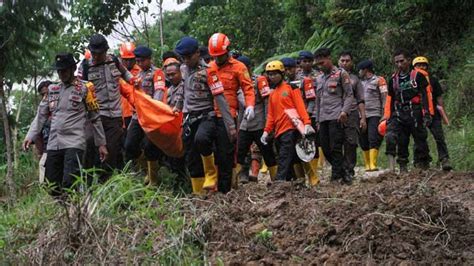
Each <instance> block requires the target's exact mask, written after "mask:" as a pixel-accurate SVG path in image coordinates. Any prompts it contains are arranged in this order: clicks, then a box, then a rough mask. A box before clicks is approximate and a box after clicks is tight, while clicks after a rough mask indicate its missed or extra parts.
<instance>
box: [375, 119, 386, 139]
mask: <svg viewBox="0 0 474 266" xmlns="http://www.w3.org/2000/svg"><path fill="white" fill-rule="evenodd" d="M377 129H378V131H379V134H380V136H382V137H383V136H385V133H387V120H384V121H382V122H380V124H379V127H378V128H377Z"/></svg>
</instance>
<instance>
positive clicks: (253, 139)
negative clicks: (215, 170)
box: [236, 56, 277, 183]
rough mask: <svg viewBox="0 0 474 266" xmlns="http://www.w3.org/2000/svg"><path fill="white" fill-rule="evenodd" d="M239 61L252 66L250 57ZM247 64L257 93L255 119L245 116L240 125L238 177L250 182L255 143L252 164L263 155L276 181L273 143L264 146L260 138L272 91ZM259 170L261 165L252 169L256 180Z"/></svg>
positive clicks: (265, 79)
mask: <svg viewBox="0 0 474 266" xmlns="http://www.w3.org/2000/svg"><path fill="white" fill-rule="evenodd" d="M237 60H238V61H241V62H242V63H247V64H248V65H250V59H249V58H248V57H245V56H240V57H239V58H237ZM247 64H246V67H247V69H248V73H249V74H250V75H251V76H252V79H253V89H254V93H255V117H254V118H253V119H249V118H248V117H245V116H244V117H243V119H242V122H241V123H240V130H239V137H238V141H237V143H238V147H237V167H236V169H237V170H238V171H239V172H237V175H238V177H239V179H240V181H241V182H243V183H245V182H248V181H249V179H250V178H249V174H248V173H249V167H248V161H246V157H247V155H248V153H249V150H251V147H252V143H255V144H256V145H257V147H258V148H257V150H255V149H254V150H253V151H251V163H252V162H253V161H257V160H259V159H260V158H258V156H260V153H261V155H262V156H263V158H264V160H265V162H266V164H267V166H268V168H269V172H270V178H271V179H272V180H273V179H275V176H276V171H277V166H276V165H277V163H276V160H275V154H274V152H273V142H272V141H269V142H268V145H263V143H262V142H261V141H260V136H262V134H263V128H264V127H265V120H266V113H267V108H268V101H267V100H266V99H268V96H269V95H270V92H271V90H270V87H269V85H268V81H267V78H266V77H264V76H253V75H252V72H251V69H250V66H247ZM257 152H258V154H257ZM260 157H261V156H260ZM246 165H247V166H246ZM255 168H256V169H255ZM259 168H260V167H259V165H257V167H254V169H252V170H253V171H252V174H253V175H252V176H253V177H254V179H256V178H257V175H258V169H259ZM254 181H256V180H254Z"/></svg>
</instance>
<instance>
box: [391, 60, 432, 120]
mask: <svg viewBox="0 0 474 266" xmlns="http://www.w3.org/2000/svg"><path fill="white" fill-rule="evenodd" d="M418 72H420V73H421V74H422V75H424V76H425V77H426V79H427V81H428V86H427V87H426V98H427V101H428V111H429V113H430V115H434V107H433V93H432V91H433V90H432V87H431V84H430V80H429V77H428V73H427V72H426V71H423V70H421V71H420V69H413V70H412V71H411V72H410V84H411V86H412V88H413V89H416V88H417V87H418V84H417V83H416V74H417V73H418ZM423 72H424V73H423ZM398 74H399V72H398V71H397V72H395V73H394V74H393V75H392V80H393V89H394V90H395V91H398V90H399V88H400V87H399V86H400V83H399V75H398ZM410 101H411V102H412V103H413V104H422V102H421V95H420V93H417V95H415V96H414V97H412V98H411V100H410Z"/></svg>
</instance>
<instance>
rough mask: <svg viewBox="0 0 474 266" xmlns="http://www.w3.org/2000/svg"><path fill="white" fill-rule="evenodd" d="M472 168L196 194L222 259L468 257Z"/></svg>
mask: <svg viewBox="0 0 474 266" xmlns="http://www.w3.org/2000/svg"><path fill="white" fill-rule="evenodd" d="M473 181H474V173H442V172H423V173H411V174H408V175H404V176H397V175H394V174H382V175H380V176H378V177H373V178H369V179H365V180H357V181H356V182H355V183H354V185H352V186H343V185H340V184H333V183H328V182H323V184H322V185H321V186H319V187H318V188H315V189H314V188H313V189H308V188H306V187H304V185H303V183H302V182H294V183H292V184H291V183H284V184H281V183H280V184H271V185H268V184H266V183H258V184H256V183H252V184H247V185H245V186H243V187H241V188H240V189H239V190H234V191H232V192H231V193H229V194H228V195H215V196H212V197H210V198H209V199H207V200H201V199H196V200H195V202H194V203H193V205H194V206H193V208H196V207H197V208H199V209H202V211H203V216H206V217H201V218H203V219H202V220H206V221H208V225H209V226H208V227H207V230H204V235H205V238H206V240H207V247H206V251H207V259H208V260H209V261H210V262H211V263H217V262H219V261H222V262H224V263H225V264H324V263H328V264H348V263H357V264H360V263H365V264H374V265H375V264H379V263H384V264H399V263H403V264H419V263H423V264H428V263H429V264H431V263H445V264H453V263H455V264H465V265H473V264H474V182H473Z"/></svg>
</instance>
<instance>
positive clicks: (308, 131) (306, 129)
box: [304, 125, 316, 136]
mask: <svg viewBox="0 0 474 266" xmlns="http://www.w3.org/2000/svg"><path fill="white" fill-rule="evenodd" d="M315 133H316V131H314V128H313V127H312V126H311V125H305V126H304V134H305V136H308V135H312V134H315Z"/></svg>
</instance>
